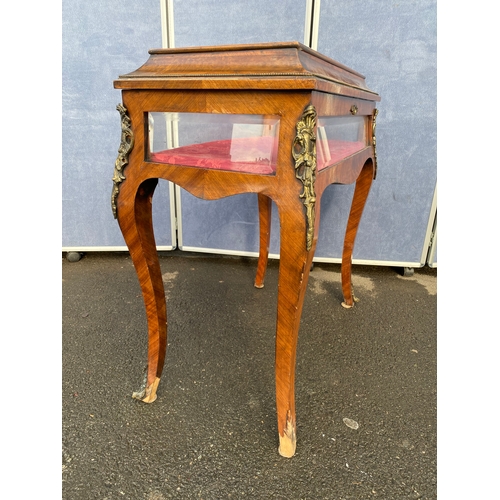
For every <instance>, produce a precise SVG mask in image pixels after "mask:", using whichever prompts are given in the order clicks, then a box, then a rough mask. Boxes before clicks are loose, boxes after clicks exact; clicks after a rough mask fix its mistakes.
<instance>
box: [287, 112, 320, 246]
mask: <svg viewBox="0 0 500 500" xmlns="http://www.w3.org/2000/svg"><path fill="white" fill-rule="evenodd" d="M316 117H317V114H316V108H315V107H314V106H313V105H312V104H310V105H309V106H307V107H306V108H305V109H304V112H303V113H302V116H301V118H300V120H299V121H298V122H297V125H296V129H297V135H296V136H295V139H294V140H293V144H292V156H293V158H294V160H295V177H297V179H299V180H300V181H301V182H302V184H303V186H304V189H303V191H302V193H301V194H300V198H301V199H302V200H303V203H304V206H305V207H306V224H307V225H306V249H307V250H311V248H312V242H313V236H314V219H315V211H316V210H315V205H316V193H315V192H314V183H315V181H316V135H315V134H314V127H315V126H316Z"/></svg>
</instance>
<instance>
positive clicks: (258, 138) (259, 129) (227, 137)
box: [147, 113, 279, 174]
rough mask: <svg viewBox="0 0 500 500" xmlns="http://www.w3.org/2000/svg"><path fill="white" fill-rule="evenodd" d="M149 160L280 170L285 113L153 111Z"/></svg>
mask: <svg viewBox="0 0 500 500" xmlns="http://www.w3.org/2000/svg"><path fill="white" fill-rule="evenodd" d="M148 121H149V138H148V139H149V140H148V143H149V149H148V152H147V160H149V161H153V162H155V163H169V164H173V165H183V166H190V167H198V168H210V169H218V170H227V171H236V172H246V173H251V174H274V173H275V172H276V160H277V156H278V138H279V117H278V116H269V115H231V114H210V113H149V116H148Z"/></svg>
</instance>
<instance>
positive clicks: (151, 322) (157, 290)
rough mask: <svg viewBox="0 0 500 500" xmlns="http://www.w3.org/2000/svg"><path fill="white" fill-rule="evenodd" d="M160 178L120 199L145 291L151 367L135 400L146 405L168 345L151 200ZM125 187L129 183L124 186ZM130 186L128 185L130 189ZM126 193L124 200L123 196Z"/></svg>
mask: <svg viewBox="0 0 500 500" xmlns="http://www.w3.org/2000/svg"><path fill="white" fill-rule="evenodd" d="M157 183H158V180H157V179H149V180H147V181H144V182H143V183H142V184H141V185H140V186H139V188H138V189H137V192H136V194H135V196H133V195H131V196H128V197H127V196H126V195H127V189H126V187H125V185H124V186H123V188H122V192H120V197H119V198H118V213H117V218H118V223H119V224H120V228H121V231H122V234H123V237H124V239H125V242H126V243H127V246H128V248H129V251H130V256H131V258H132V261H133V263H134V266H135V269H136V272H137V276H138V278H139V283H140V286H141V290H142V296H143V299H144V304H145V306H146V315H147V322H148V366H147V374H146V378H145V382H144V384H143V386H142V387H141V388H140V389H139V391H137V392H134V393H133V395H132V397H134V398H136V399H139V400H141V401H143V402H145V403H152V402H153V401H155V400H156V390H157V388H158V384H159V382H160V377H161V373H162V370H163V363H164V361H165V352H166V345H167V308H166V302H165V291H164V288H163V280H162V275H161V269H160V263H159V261H158V254H157V251H156V245H155V239H154V233H153V220H152V198H153V193H154V190H155V188H156V185H157ZM125 184H126V183H125ZM127 187H129V186H127ZM122 194H123V197H121V195H122Z"/></svg>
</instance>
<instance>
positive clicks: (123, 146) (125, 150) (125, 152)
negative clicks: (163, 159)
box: [111, 104, 134, 219]
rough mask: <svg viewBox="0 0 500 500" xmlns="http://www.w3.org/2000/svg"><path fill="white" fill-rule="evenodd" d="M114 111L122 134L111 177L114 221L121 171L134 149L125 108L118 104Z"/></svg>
mask: <svg viewBox="0 0 500 500" xmlns="http://www.w3.org/2000/svg"><path fill="white" fill-rule="evenodd" d="M116 109H117V111H118V112H119V113H120V117H121V127H122V133H121V141H120V147H119V148H118V157H117V158H116V162H115V172H114V175H113V191H112V192H111V210H112V211H113V217H114V218H115V219H116V218H117V217H118V212H117V205H116V200H117V198H118V193H119V191H120V184H121V183H122V182H123V181H124V180H125V175H124V174H123V170H124V169H125V167H126V166H127V165H128V157H129V155H130V152H131V151H132V149H133V147H134V134H133V132H132V122H131V121H130V117H129V116H128V112H127V108H126V107H125V106H123V104H118V106H116Z"/></svg>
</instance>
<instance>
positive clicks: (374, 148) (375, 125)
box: [372, 108, 378, 179]
mask: <svg viewBox="0 0 500 500" xmlns="http://www.w3.org/2000/svg"><path fill="white" fill-rule="evenodd" d="M377 115H378V109H377V108H375V109H374V110H373V116H372V145H373V178H374V179H375V177H377V138H376V137H375V129H376V128H377Z"/></svg>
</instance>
